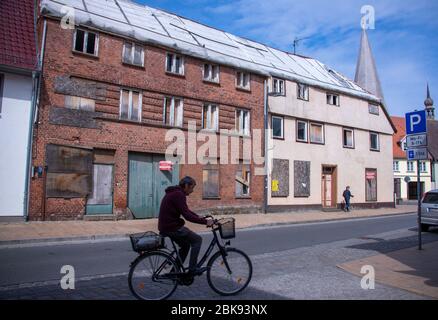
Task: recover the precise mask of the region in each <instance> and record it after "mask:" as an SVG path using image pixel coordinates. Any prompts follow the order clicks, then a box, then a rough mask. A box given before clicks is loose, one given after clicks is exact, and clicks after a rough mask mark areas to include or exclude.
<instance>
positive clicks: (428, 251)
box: [338, 242, 438, 299]
mask: <svg viewBox="0 0 438 320" xmlns="http://www.w3.org/2000/svg"><path fill="white" fill-rule="evenodd" d="M365 265H369V266H373V267H374V269H375V275H376V282H380V283H383V284H386V285H390V286H392V287H395V288H400V289H404V290H407V291H410V292H414V293H416V294H420V295H424V296H427V297H431V298H434V299H438V273H437V270H438V242H432V243H428V244H425V245H424V246H423V250H422V251H419V250H418V248H417V247H413V248H409V249H403V250H399V251H393V252H390V253H385V254H380V255H377V256H372V257H368V258H365V259H359V260H355V261H350V262H347V263H344V264H341V265H339V266H338V267H339V268H341V269H343V270H345V271H348V272H350V273H352V274H354V275H356V276H358V277H363V274H361V268H362V266H365Z"/></svg>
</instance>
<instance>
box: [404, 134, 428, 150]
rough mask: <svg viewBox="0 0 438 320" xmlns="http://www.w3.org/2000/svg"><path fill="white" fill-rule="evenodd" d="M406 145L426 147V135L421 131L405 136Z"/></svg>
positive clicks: (411, 147)
mask: <svg viewBox="0 0 438 320" xmlns="http://www.w3.org/2000/svg"><path fill="white" fill-rule="evenodd" d="M406 146H407V147H408V149H413V148H418V147H427V135H426V134H425V133H422V134H415V135H411V136H407V137H406Z"/></svg>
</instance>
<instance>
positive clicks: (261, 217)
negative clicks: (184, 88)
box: [0, 205, 417, 245]
mask: <svg viewBox="0 0 438 320" xmlns="http://www.w3.org/2000/svg"><path fill="white" fill-rule="evenodd" d="M416 209H417V208H416V206H412V205H401V206H397V208H395V209H394V208H385V209H367V210H357V211H353V212H350V213H345V212H322V211H306V212H292V213H269V214H242V215H235V216H233V217H234V218H235V219H236V228H238V229H242V228H250V227H257V226H273V225H283V224H297V223H308V222H321V221H334V220H345V219H353V218H367V217H378V216H386V215H397V214H407V213H412V212H415V211H416ZM221 217H223V216H217V217H216V218H221ZM227 217H229V216H227ZM187 226H188V227H189V228H191V229H192V230H194V231H196V232H202V231H206V229H205V226H201V225H194V224H191V223H187ZM149 230H150V231H157V219H149V220H122V221H47V222H11V223H6V222H3V223H0V245H12V244H23V243H36V242H56V241H64V240H93V239H100V238H121V237H126V236H127V235H128V234H131V233H138V232H144V231H149Z"/></svg>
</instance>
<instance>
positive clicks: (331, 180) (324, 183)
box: [321, 166, 337, 208]
mask: <svg viewBox="0 0 438 320" xmlns="http://www.w3.org/2000/svg"><path fill="white" fill-rule="evenodd" d="M336 180H337V167H336V166H322V177H321V200H322V207H323V208H336V207H337V197H336V195H337V181H336Z"/></svg>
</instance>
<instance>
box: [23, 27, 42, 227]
mask: <svg viewBox="0 0 438 320" xmlns="http://www.w3.org/2000/svg"><path fill="white" fill-rule="evenodd" d="M46 33H47V21H46V20H44V26H43V38H42V44H41V53H40V56H39V59H38V71H33V72H32V103H31V115H30V118H29V135H28V138H27V158H26V178H25V179H26V181H25V186H26V187H25V188H26V189H25V192H24V215H25V221H29V202H30V196H29V193H30V176H31V175H32V148H33V133H34V124H35V123H36V116H37V114H38V107H39V102H40V93H41V83H42V70H43V57H44V49H45V45H46ZM37 43H38V41H37Z"/></svg>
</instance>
